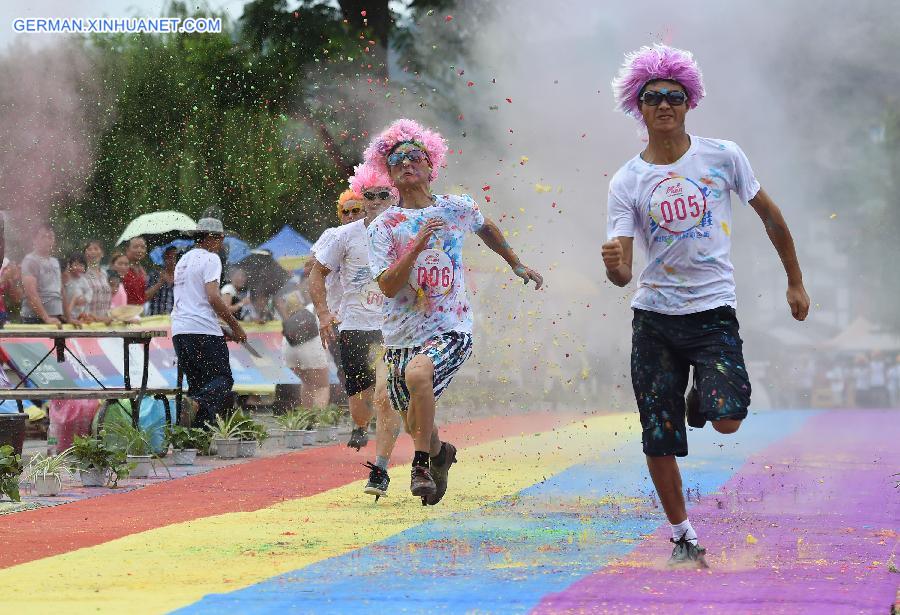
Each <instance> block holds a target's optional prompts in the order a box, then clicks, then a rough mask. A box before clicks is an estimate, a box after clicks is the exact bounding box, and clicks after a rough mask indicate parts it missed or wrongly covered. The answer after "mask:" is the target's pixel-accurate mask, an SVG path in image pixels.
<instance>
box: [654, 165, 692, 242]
mask: <svg viewBox="0 0 900 615" xmlns="http://www.w3.org/2000/svg"><path fill="white" fill-rule="evenodd" d="M705 213H706V195H705V194H704V193H703V190H701V189H700V186H698V185H697V184H696V183H695V182H694V181H693V180H690V179H688V178H686V177H667V178H665V179H664V180H662V181H661V182H659V183H658V184H656V188H654V189H653V193H652V194H651V195H650V217H651V218H653V221H654V222H656V224H657V225H659V227H660V228H663V229H665V230H667V231H669V232H670V233H684V232H685V231H689V230H691V229H692V228H694V227H695V226H697V225H698V224H700V221H701V220H702V219H703V215H704V214H705Z"/></svg>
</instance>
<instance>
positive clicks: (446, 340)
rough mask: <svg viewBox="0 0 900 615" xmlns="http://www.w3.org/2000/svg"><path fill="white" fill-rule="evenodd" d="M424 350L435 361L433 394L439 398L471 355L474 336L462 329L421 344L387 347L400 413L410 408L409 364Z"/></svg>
mask: <svg viewBox="0 0 900 615" xmlns="http://www.w3.org/2000/svg"><path fill="white" fill-rule="evenodd" d="M420 354H423V355H425V356H427V357H428V358H430V359H431V362H432V363H434V398H435V400H437V399H438V398H439V397H440V396H441V393H443V392H444V389H446V388H447V385H448V384H450V381H451V380H453V376H455V375H456V372H458V371H459V368H460V367H462V364H463V363H465V362H466V359H468V358H469V357H470V356H471V355H472V336H471V335H470V334H468V333H461V332H459V331H449V332H447V333H442V334H441V335H437V336H435V337H433V338H431V339H429V340H428V341H426V342H425V343H424V344H423V345H422V346H415V347H413V348H388V349H387V352H385V354H384V362H385V363H387V366H388V375H387V389H388V396H389V397H390V398H391V404H392V405H393V406H394V409H395V410H397V412H400V413H401V414H406V411H407V410H409V389H407V388H406V366H407V365H408V364H409V362H410V361H412V359H413V357H415V356H416V355H420Z"/></svg>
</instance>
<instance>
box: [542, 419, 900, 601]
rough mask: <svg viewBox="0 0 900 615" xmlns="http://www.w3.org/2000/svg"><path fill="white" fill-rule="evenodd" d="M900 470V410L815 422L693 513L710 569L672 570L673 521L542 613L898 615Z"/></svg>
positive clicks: (558, 595) (555, 596) (556, 596)
mask: <svg viewBox="0 0 900 615" xmlns="http://www.w3.org/2000/svg"><path fill="white" fill-rule="evenodd" d="M750 420H752V417H751V419H750ZM737 435H739V434H737ZM731 437H735V436H731ZM775 438H777V434H773V439H775ZM896 472H900V412H898V411H879V410H872V411H865V410H856V411H843V410H841V411H832V412H828V413H823V414H821V415H818V416H815V417H813V418H811V419H810V421H809V422H808V423H807V424H806V428H805V429H804V430H803V431H802V432H799V433H797V434H795V435H793V436H791V437H788V438H785V439H784V440H781V441H778V442H777V443H776V444H774V445H773V446H771V447H769V448H767V449H765V450H764V451H763V452H761V453H760V454H758V455H756V456H754V457H753V458H751V459H750V460H749V461H748V462H747V464H746V465H745V466H744V467H742V468H741V469H740V470H739V471H738V472H737V474H735V476H734V477H733V478H732V479H731V480H730V481H728V483H727V484H726V485H725V486H724V487H723V488H722V490H721V491H720V492H719V493H718V494H716V495H715V496H710V497H705V498H704V499H703V501H702V502H701V503H699V504H695V505H694V506H693V507H692V508H691V509H690V518H691V522H692V524H693V525H694V527H695V529H697V532H698V534H699V535H700V542H701V544H702V545H704V546H705V547H706V548H707V561H708V562H709V564H710V566H711V569H710V570H708V571H696V570H677V571H669V570H666V569H665V561H666V559H667V557H668V555H669V553H670V552H671V547H670V545H669V544H668V542H667V540H668V538H669V530H668V526H664V528H662V529H660V530H659V531H658V532H656V533H654V534H653V535H652V536H649V537H647V538H646V539H645V540H644V541H643V543H642V544H641V545H640V546H639V547H638V548H637V549H635V550H634V551H633V552H632V553H631V554H630V555H629V556H628V557H626V558H624V559H623V560H620V561H617V562H614V563H612V564H610V565H609V566H606V567H604V568H602V569H600V570H598V571H597V572H595V573H594V574H592V575H591V576H589V577H586V578H584V579H582V580H581V581H578V582H576V583H575V584H573V585H571V586H570V587H569V588H568V589H566V590H565V591H563V592H559V593H556V594H548V595H547V596H545V597H544V599H543V600H542V601H541V603H540V604H539V605H538V607H537V608H536V609H535V611H534V612H535V613H564V612H571V613H635V612H651V613H656V612H658V613H666V614H667V615H668V614H674V613H700V612H706V613H756V612H765V613H767V615H771V614H775V613H792V614H794V613H829V614H830V615H831V614H839V613H889V612H890V610H891V605H892V604H894V603H895V602H896V601H897V600H898V588H900V574H898V573H896V572H891V571H890V567H891V564H893V565H894V566H896V567H897V568H900V539H898V537H900V491H898V490H897V489H896V488H895V487H894V484H895V479H892V478H891V474H894V473H896ZM684 479H685V484H686V485H688V484H690V476H685V477H684Z"/></svg>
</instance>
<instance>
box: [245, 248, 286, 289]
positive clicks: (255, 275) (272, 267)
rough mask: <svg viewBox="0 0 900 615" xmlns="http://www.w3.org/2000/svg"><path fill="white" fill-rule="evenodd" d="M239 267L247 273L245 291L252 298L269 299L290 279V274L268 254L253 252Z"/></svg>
mask: <svg viewBox="0 0 900 615" xmlns="http://www.w3.org/2000/svg"><path fill="white" fill-rule="evenodd" d="M239 266H240V267H241V269H243V270H244V271H245V272H247V289H248V290H249V291H250V295H251V296H254V297H258V296H266V297H270V296H272V295H274V294H275V293H277V292H278V291H279V290H280V289H281V287H282V286H284V285H285V284H286V283H287V281H288V280H290V279H291V274H290V273H288V272H287V271H285V269H284V267H282V266H281V265H279V264H278V261H276V260H275V259H274V258H272V255H271V254H269V253H268V252H263V251H256V250H254V251H253V252H251V253H250V255H249V256H247V257H246V258H244V259H243V260H241V262H240V263H239Z"/></svg>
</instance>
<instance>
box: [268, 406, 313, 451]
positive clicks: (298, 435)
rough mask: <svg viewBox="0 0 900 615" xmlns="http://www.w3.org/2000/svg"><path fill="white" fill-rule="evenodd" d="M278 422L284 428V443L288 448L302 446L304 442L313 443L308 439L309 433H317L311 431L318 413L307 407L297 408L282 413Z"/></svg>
mask: <svg viewBox="0 0 900 615" xmlns="http://www.w3.org/2000/svg"><path fill="white" fill-rule="evenodd" d="M276 420H277V421H278V423H279V424H280V425H281V426H282V427H283V428H284V445H285V446H286V447H287V448H301V447H302V446H303V445H304V444H311V442H308V441H307V438H308V436H307V435H306V434H307V433H312V434H313V435H315V431H311V432H310V427H311V426H315V423H316V414H315V412H313V411H311V410H307V409H306V408H297V409H295V410H292V411H291V412H288V413H287V414H282V415H281V416H279V417H278V418H277V419H276Z"/></svg>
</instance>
